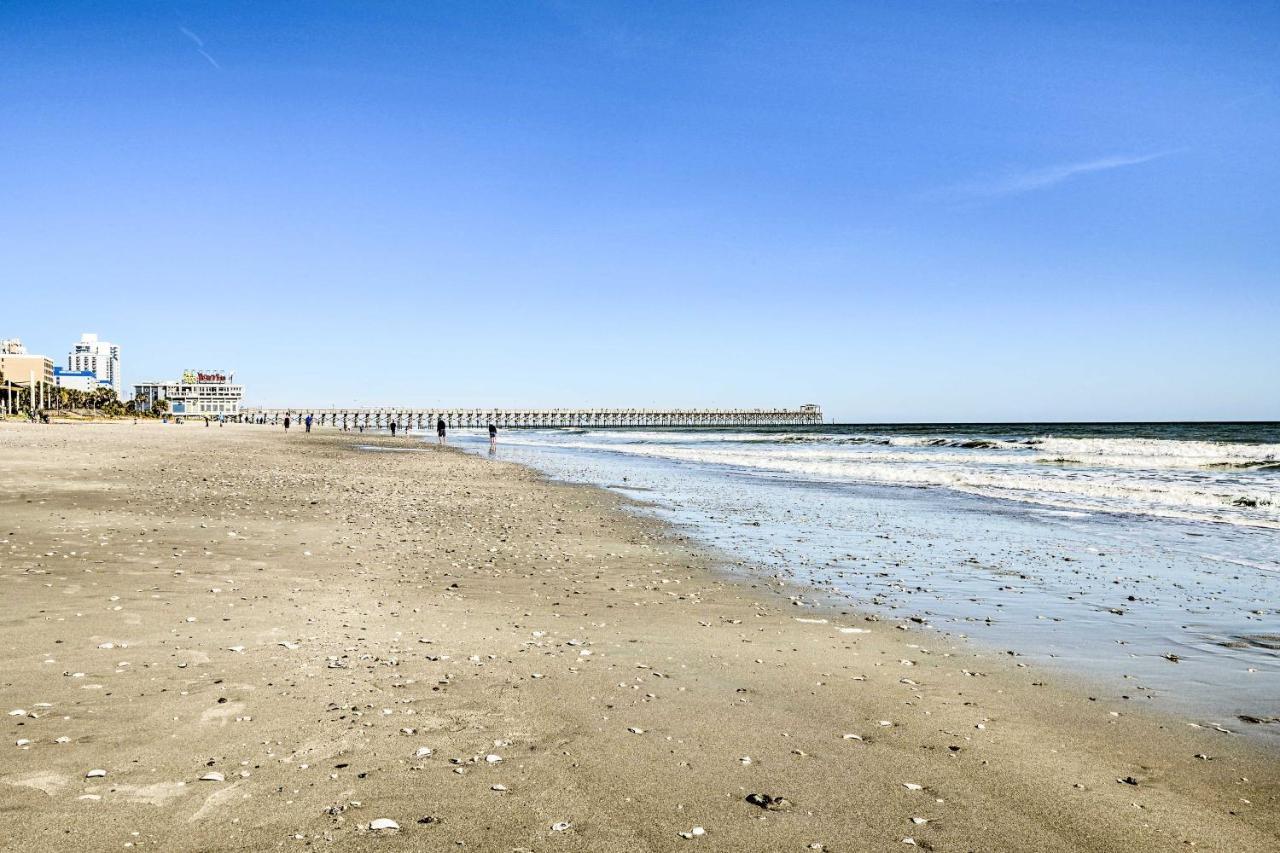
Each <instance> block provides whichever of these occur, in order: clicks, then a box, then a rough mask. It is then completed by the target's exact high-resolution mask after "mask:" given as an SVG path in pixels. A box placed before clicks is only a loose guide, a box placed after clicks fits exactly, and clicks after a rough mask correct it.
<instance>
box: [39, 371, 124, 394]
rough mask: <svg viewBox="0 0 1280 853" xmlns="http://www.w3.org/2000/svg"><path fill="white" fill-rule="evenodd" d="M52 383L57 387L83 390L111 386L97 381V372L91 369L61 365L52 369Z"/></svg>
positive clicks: (87, 390) (95, 389)
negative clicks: (68, 367)
mask: <svg viewBox="0 0 1280 853" xmlns="http://www.w3.org/2000/svg"><path fill="white" fill-rule="evenodd" d="M53 383H54V384H55V385H57V386H58V387H59V388H70V389H71V390H73V391H85V392H90V391H97V390H98V389H99V388H103V387H107V388H109V387H111V386H109V385H107V384H106V383H105V382H103V383H99V381H98V374H96V373H94V372H93V371H92V370H67V369H66V368H62V367H55V368H54V369H53Z"/></svg>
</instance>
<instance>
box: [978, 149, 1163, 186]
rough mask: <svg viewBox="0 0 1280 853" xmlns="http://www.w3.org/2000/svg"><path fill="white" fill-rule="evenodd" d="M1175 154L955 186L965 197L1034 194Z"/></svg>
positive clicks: (1122, 157)
mask: <svg viewBox="0 0 1280 853" xmlns="http://www.w3.org/2000/svg"><path fill="white" fill-rule="evenodd" d="M1174 153H1177V152H1176V151H1156V152H1154V153H1151V154H1140V155H1137V156H1128V155H1113V156H1110V157H1098V158H1097V159H1094V160H1082V161H1079V162H1076V163H1060V164H1058V165H1056V166H1042V167H1040V168H1036V169H1021V170H1018V171H1012V172H1008V173H1006V174H1004V175H1000V176H997V177H992V178H986V179H982V180H976V181H969V182H967V183H964V184H961V185H959V186H958V187H957V189H958V190H960V191H961V192H962V193H963V194H965V195H970V196H1002V195H1016V194H1018V193H1027V192H1034V191H1036V190H1044V189H1048V188H1049V187H1052V186H1056V185H1058V184H1060V183H1062V182H1063V181H1069V180H1071V179H1072V178H1076V177H1079V176H1081V175H1089V174H1093V173H1095V172H1109V171H1112V170H1113V169H1124V168H1127V167H1129V166H1138V165H1141V164H1142V163H1150V162H1151V161H1152V160H1159V159H1160V158H1161V157H1167V156H1169V155H1170V154H1174Z"/></svg>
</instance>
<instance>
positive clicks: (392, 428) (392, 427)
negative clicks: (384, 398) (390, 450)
mask: <svg viewBox="0 0 1280 853" xmlns="http://www.w3.org/2000/svg"><path fill="white" fill-rule="evenodd" d="M391 437H392V438H395V437H396V422H395V421H392V422H391Z"/></svg>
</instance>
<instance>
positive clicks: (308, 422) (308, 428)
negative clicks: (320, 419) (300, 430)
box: [306, 415, 311, 432]
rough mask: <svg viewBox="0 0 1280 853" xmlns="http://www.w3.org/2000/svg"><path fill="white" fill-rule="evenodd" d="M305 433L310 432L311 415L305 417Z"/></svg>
mask: <svg viewBox="0 0 1280 853" xmlns="http://www.w3.org/2000/svg"><path fill="white" fill-rule="evenodd" d="M306 423H307V432H311V415H307V421H306Z"/></svg>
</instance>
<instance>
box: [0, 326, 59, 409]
mask: <svg viewBox="0 0 1280 853" xmlns="http://www.w3.org/2000/svg"><path fill="white" fill-rule="evenodd" d="M0 380H3V381H4V382H5V383H7V385H6V386H5V387H6V388H7V389H11V388H12V387H14V386H21V387H23V388H29V389H31V390H32V391H33V392H34V397H35V401H36V407H37V408H43V407H44V406H45V405H47V404H48V402H49V399H50V392H51V390H52V388H53V385H54V380H53V361H52V359H48V358H45V357H44V356H42V355H34V354H32V353H29V352H27V348H26V347H24V346H23V345H22V341H20V340H18V339H17V338H8V339H6V340H0ZM11 396H12V394H11V393H10V394H9V395H8V396H7V397H6V400H5V408H6V409H8V410H12V409H13V406H12V401H11V400H9V399H8V397H11Z"/></svg>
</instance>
